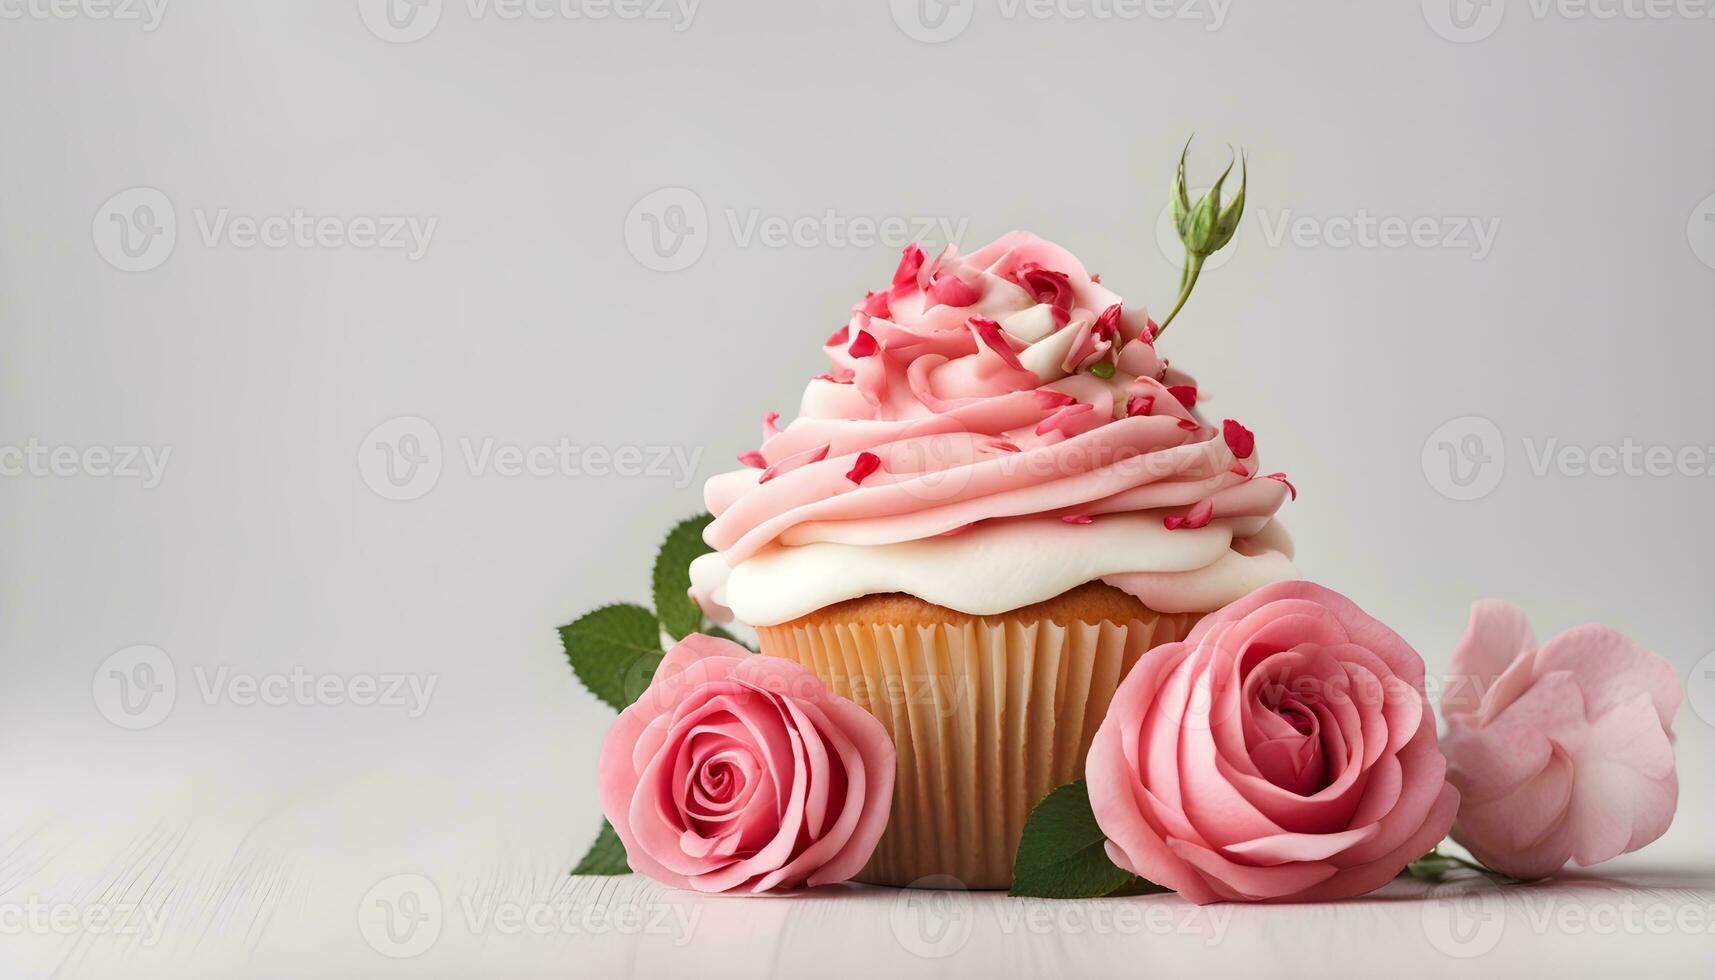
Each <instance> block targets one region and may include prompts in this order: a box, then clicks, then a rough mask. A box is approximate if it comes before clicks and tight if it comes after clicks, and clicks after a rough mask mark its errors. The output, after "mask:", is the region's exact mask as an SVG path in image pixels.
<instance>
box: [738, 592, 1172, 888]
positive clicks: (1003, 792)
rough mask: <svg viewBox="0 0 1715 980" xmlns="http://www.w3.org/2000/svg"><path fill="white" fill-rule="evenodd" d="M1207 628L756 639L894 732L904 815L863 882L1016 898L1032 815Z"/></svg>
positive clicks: (1094, 626) (898, 804)
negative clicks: (1017, 863)
mask: <svg viewBox="0 0 1715 980" xmlns="http://www.w3.org/2000/svg"><path fill="white" fill-rule="evenodd" d="M1197 618H1199V617H1197V616H1194V615H1184V614H1180V615H1170V616H1155V617H1153V618H1140V619H1135V620H1132V621H1130V622H1128V623H1124V624H1118V623H1112V622H1105V621H1104V622H1099V623H1086V622H1072V623H1069V624H1066V625H1060V624H1058V623H1054V622H1051V621H1047V620H1031V621H1020V620H1014V619H1005V618H991V619H973V620H970V621H968V622H962V623H923V624H910V625H897V624H889V623H870V624H838V623H835V624H828V623H805V622H804V621H796V622H793V623H786V624H783V625H781V626H773V627H763V628H760V629H758V630H757V634H758V636H759V637H760V638H761V641H762V652H763V653H764V654H766V655H769V656H776V657H785V658H787V659H789V660H794V661H796V662H798V663H800V664H802V665H804V666H805V667H807V668H809V669H810V670H812V671H814V672H815V673H816V675H817V676H818V677H820V678H821V679H822V680H823V682H825V683H826V684H827V685H828V687H829V688H830V689H832V690H833V691H834V693H836V694H838V695H840V696H841V697H845V698H850V699H851V700H852V701H855V702H856V703H857V704H859V705H861V706H862V707H863V708H864V709H866V710H867V711H869V712H870V713H871V714H873V715H874V716H875V717H876V718H878V719H880V720H881V723H882V724H883V725H885V726H886V727H887V730H888V732H889V734H891V735H892V736H893V744H894V746H895V747H896V748H897V749H898V751H899V763H898V770H897V776H896V778H895V783H894V793H893V814H892V818H891V820H890V821H889V823H888V826H887V831H886V833H884V834H883V835H882V838H881V842H880V843H879V844H878V845H877V847H876V850H875V855H874V856H873V857H872V858H871V859H870V861H869V863H868V864H867V865H866V866H865V867H864V869H863V871H862V872H860V873H859V874H858V875H857V880H859V881H866V882H871V883H873V884H881V885H909V884H911V883H913V882H915V881H917V880H919V879H921V878H924V877H927V876H930V875H950V876H952V877H953V878H955V879H957V880H958V881H960V882H962V883H964V885H965V887H967V888H1006V887H1008V886H1009V885H1010V884H1011V883H1012V860H1013V855H1014V854H1015V853H1016V852H1017V850H1018V839H1019V835H1020V834H1021V833H1022V832H1023V830H1024V821H1025V818H1026V817H1027V816H1028V815H1029V813H1030V808H1031V807H1032V806H1034V805H1035V804H1036V803H1037V801H1039V800H1041V799H1042V797H1043V796H1044V795H1046V794H1047V793H1048V791H1049V790H1051V789H1053V788H1054V787H1056V786H1060V785H1062V784H1064V783H1067V782H1070V781H1072V780H1074V779H1079V778H1081V777H1082V776H1083V774H1084V757H1085V755H1086V754H1087V753H1088V752H1089V749H1090V741H1091V739H1092V738H1093V737H1094V736H1095V733H1096V728H1097V726H1099V725H1100V724H1101V722H1102V718H1103V716H1104V715H1105V714H1106V713H1107V708H1108V702H1109V701H1111V700H1112V698H1113V694H1114V689H1115V687H1117V686H1118V684H1119V682H1120V679H1121V678H1123V677H1124V676H1125V674H1126V671H1128V670H1130V669H1131V667H1132V665H1133V664H1135V663H1137V660H1138V658H1139V657H1141V656H1143V654H1144V652H1145V651H1147V650H1149V649H1150V648H1151V647H1154V646H1157V645H1160V644H1162V643H1168V642H1171V641H1173V640H1177V639H1181V638H1183V637H1184V636H1185V634H1186V633H1187V632H1189V630H1190V627H1191V625H1192V624H1193V623H1194V622H1195V620H1196V619H1197Z"/></svg>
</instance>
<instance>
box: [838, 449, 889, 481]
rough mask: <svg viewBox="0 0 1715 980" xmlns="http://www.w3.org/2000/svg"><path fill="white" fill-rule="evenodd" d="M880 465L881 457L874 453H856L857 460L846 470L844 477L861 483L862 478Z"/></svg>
mask: <svg viewBox="0 0 1715 980" xmlns="http://www.w3.org/2000/svg"><path fill="white" fill-rule="evenodd" d="M880 466H881V457H880V456H877V455H876V454H874V453H858V458H857V462H855V463H853V464H852V468H851V469H850V470H847V471H846V479H848V480H850V481H852V482H853V483H862V482H863V478H864V477H866V476H868V475H870V474H871V473H874V472H875V471H876V469H878V468H879V467H880Z"/></svg>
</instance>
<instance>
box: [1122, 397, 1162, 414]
mask: <svg viewBox="0 0 1715 980" xmlns="http://www.w3.org/2000/svg"><path fill="white" fill-rule="evenodd" d="M1153 411H1155V396H1154V395H1133V396H1131V400H1130V401H1128V402H1126V403H1125V413H1126V415H1127V416H1134V415H1148V414H1149V413H1150V412H1153Z"/></svg>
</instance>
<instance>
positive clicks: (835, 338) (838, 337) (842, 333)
mask: <svg viewBox="0 0 1715 980" xmlns="http://www.w3.org/2000/svg"><path fill="white" fill-rule="evenodd" d="M851 332H852V328H851V324H849V323H848V324H846V325H845V326H843V327H841V328H840V329H838V330H835V331H834V332H833V333H832V334H830V335H829V337H828V339H827V341H826V342H825V343H823V344H822V346H823V347H844V346H845V345H846V338H847V337H848V336H850V335H851Z"/></svg>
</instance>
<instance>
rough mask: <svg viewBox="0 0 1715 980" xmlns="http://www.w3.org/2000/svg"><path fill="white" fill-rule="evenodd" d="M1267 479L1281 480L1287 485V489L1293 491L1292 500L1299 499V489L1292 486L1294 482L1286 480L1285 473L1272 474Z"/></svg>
mask: <svg viewBox="0 0 1715 980" xmlns="http://www.w3.org/2000/svg"><path fill="white" fill-rule="evenodd" d="M1266 479H1270V480H1279V481H1280V482H1282V483H1284V484H1286V489H1288V490H1290V491H1292V499H1293V500H1297V499H1298V488H1297V487H1295V486H1293V485H1292V481H1291V480H1288V479H1287V478H1286V474H1285V473H1270V474H1268V476H1267V477H1266Z"/></svg>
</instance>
